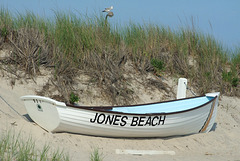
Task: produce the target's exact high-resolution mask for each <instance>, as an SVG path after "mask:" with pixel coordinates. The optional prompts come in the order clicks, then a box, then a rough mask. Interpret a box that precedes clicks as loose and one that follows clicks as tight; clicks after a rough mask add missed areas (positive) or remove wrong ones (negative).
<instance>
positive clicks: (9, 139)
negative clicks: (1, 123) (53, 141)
mask: <svg viewBox="0 0 240 161" xmlns="http://www.w3.org/2000/svg"><path fill="white" fill-rule="evenodd" d="M0 160H2V161H10V160H11V161H12V160H22V161H24V160H26V161H27V160H32V161H50V160H51V161H68V160H69V156H68V155H66V154H64V152H63V151H59V150H57V151H52V150H51V147H50V146H49V145H47V144H46V145H44V147H43V148H42V150H39V149H37V148H36V144H35V141H34V140H33V139H32V137H31V136H29V137H28V138H27V139H25V138H24V137H23V135H21V133H17V134H15V133H14V132H13V131H6V132H5V133H2V134H1V136H0Z"/></svg>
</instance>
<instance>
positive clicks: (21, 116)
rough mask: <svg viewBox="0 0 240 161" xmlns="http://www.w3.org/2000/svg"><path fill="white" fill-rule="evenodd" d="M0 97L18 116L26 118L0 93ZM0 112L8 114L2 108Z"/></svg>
mask: <svg viewBox="0 0 240 161" xmlns="http://www.w3.org/2000/svg"><path fill="white" fill-rule="evenodd" d="M0 98H1V99H2V100H3V101H4V102H5V103H6V104H7V105H8V107H10V108H11V109H12V110H13V111H14V112H15V113H16V114H17V115H19V116H20V117H22V118H23V119H24V120H26V118H25V117H23V116H22V115H21V114H20V113H19V112H17V111H16V110H15V109H14V108H13V107H12V106H11V105H10V104H9V103H8V102H7V101H6V100H5V99H4V98H3V97H2V96H1V95H0ZM1 112H2V113H4V114H6V115H9V114H7V113H5V112H3V111H2V110H1ZM11 117H12V116H11Z"/></svg>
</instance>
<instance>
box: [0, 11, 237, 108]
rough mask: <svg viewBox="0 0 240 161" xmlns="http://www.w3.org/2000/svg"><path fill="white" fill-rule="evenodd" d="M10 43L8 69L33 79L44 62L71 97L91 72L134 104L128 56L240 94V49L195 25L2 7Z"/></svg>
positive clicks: (115, 97) (0, 18)
mask: <svg viewBox="0 0 240 161" xmlns="http://www.w3.org/2000/svg"><path fill="white" fill-rule="evenodd" d="M6 46H7V47H8V48H10V50H11V51H12V53H11V54H10V55H9V57H7V58H6V59H4V60H1V68H2V69H3V68H4V70H8V71H9V72H11V73H13V74H15V75H17V76H18V77H20V76H19V75H18V74H16V73H18V70H21V71H24V72H25V73H26V75H25V76H28V77H31V78H33V79H34V77H35V76H36V75H38V74H41V73H40V67H45V68H47V69H51V70H53V71H54V72H53V77H52V78H51V81H50V83H51V84H52V85H53V86H55V87H56V88H57V89H58V91H59V92H60V93H61V94H62V97H63V98H64V99H65V100H64V101H66V100H69V96H70V94H71V92H72V91H75V89H74V87H73V85H74V83H76V82H75V78H76V77H77V76H79V75H80V71H81V72H82V71H84V73H85V74H87V75H89V76H90V77H91V80H90V81H91V82H96V84H98V85H99V86H100V87H101V89H102V90H103V91H102V94H103V95H106V96H107V97H109V99H110V101H112V103H113V104H114V103H119V100H122V102H125V103H128V101H130V100H131V99H132V97H131V95H132V92H129V91H131V89H130V88H129V86H128V82H127V80H126V79H125V78H124V72H125V63H126V62H130V63H131V64H133V66H134V68H135V70H136V71H139V72H142V73H146V72H153V73H156V72H161V76H164V73H166V74H168V75H169V74H170V75H172V76H175V77H186V78H187V79H189V81H191V82H192V85H193V86H195V87H196V89H197V90H198V91H197V92H198V93H199V94H203V93H206V92H210V91H213V90H215V91H220V92H222V93H223V94H227V95H239V94H238V93H239V89H240V88H239V86H240V85H239V84H240V83H239V79H240V74H239V73H240V69H239V64H240V59H239V55H240V52H239V51H240V50H239V49H236V50H235V51H234V52H232V51H230V50H227V49H224V48H223V47H222V44H221V43H219V42H218V41H216V40H215V39H214V37H212V36H211V35H206V34H203V33H201V32H200V31H198V30H197V29H196V27H195V26H194V25H193V26H192V27H186V28H180V29H179V30H172V29H171V28H170V27H164V26H157V25H154V24H144V25H140V24H133V23H130V24H129V25H127V26H124V27H117V26H113V25H112V24H111V23H109V22H108V21H107V20H105V18H104V16H103V15H94V16H91V17H89V16H87V15H86V16H84V15H81V16H79V15H75V14H72V13H64V12H55V17H54V18H53V19H51V20H50V19H44V18H41V17H39V16H37V15H35V14H33V13H32V12H29V11H27V12H26V13H25V14H20V13H19V14H17V15H14V16H13V15H12V14H11V13H9V11H8V10H7V9H4V8H1V10H0V48H4V47H6ZM229 55H235V56H234V57H232V58H231V57H230V56H229ZM6 66H7V67H6Z"/></svg>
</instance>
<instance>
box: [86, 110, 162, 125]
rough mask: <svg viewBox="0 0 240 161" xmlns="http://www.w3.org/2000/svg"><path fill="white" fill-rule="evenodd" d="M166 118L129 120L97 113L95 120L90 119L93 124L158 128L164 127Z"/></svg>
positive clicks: (146, 117)
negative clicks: (159, 126)
mask: <svg viewBox="0 0 240 161" xmlns="http://www.w3.org/2000/svg"><path fill="white" fill-rule="evenodd" d="M165 119H166V116H165V115H163V116H161V115H160V116H133V117H131V118H129V117H128V116H125V115H106V114H104V113H96V115H95V117H94V118H91V119H90V122H91V123H97V124H109V125H115V126H126V125H128V124H129V126H158V125H164V123H165Z"/></svg>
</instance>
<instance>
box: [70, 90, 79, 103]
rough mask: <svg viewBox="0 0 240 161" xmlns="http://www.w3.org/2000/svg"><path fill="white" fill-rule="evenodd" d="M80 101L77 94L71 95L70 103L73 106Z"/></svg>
mask: <svg viewBox="0 0 240 161" xmlns="http://www.w3.org/2000/svg"><path fill="white" fill-rule="evenodd" d="M78 101H79V97H78V96H77V95H76V94H74V93H73V92H72V93H71V94H70V101H69V102H70V103H71V104H74V103H76V102H78Z"/></svg>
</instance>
